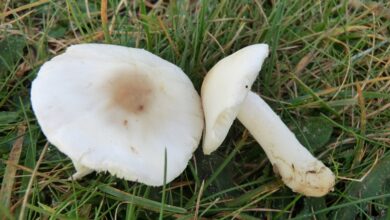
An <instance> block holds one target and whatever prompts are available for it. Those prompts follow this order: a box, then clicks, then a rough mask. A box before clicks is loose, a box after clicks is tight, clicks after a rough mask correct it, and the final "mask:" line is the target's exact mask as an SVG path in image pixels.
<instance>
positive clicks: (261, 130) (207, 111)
mask: <svg viewBox="0 0 390 220" xmlns="http://www.w3.org/2000/svg"><path fill="white" fill-rule="evenodd" d="M267 56H268V45H266V44H256V45H251V46H248V47H245V48H243V49H241V50H239V51H237V52H236V53H234V54H232V55H230V56H228V57H226V58H224V59H222V60H220V61H219V62H218V63H217V64H216V65H215V66H214V67H213V68H212V69H211V70H210V71H209V72H208V73H207V75H206V77H205V79H204V81H203V85H202V90H201V98H202V104H203V109H204V115H205V122H206V130H205V136H204V140H203V151H204V153H205V154H210V153H212V152H213V151H215V150H216V149H217V148H218V147H219V146H220V145H221V144H222V142H223V140H224V139H225V137H226V135H227V133H228V131H229V128H230V126H231V125H232V123H233V121H234V119H235V118H236V117H238V120H239V121H240V122H241V123H242V124H243V125H244V126H245V127H246V128H247V129H248V130H249V132H250V133H251V134H252V135H253V137H254V138H255V139H256V140H257V142H258V143H259V144H260V145H261V146H262V148H263V149H264V151H265V153H266V155H267V156H268V158H269V160H270V162H271V163H272V165H273V167H274V170H275V171H276V172H277V173H278V174H279V175H280V176H281V178H282V180H283V182H284V183H285V184H286V185H287V186H288V187H290V188H291V189H292V190H293V191H294V192H298V193H302V194H304V195H307V196H315V197H318V196H323V195H325V194H327V193H328V192H329V191H331V190H332V189H333V186H334V184H335V176H334V174H333V173H332V171H331V170H330V169H329V168H328V167H326V166H325V165H324V164H323V163H322V162H321V161H319V160H318V159H316V158H315V157H314V156H313V155H312V154H311V153H310V152H309V151H308V150H307V149H306V148H305V147H304V146H302V144H300V143H299V141H298V140H297V138H296V137H295V135H294V134H293V133H292V132H291V131H290V130H289V129H288V127H287V126H286V125H285V124H284V123H283V122H282V120H281V119H280V118H279V116H277V115H276V113H275V112H274V111H273V110H272V109H271V108H270V107H269V106H268V105H267V103H266V102H264V101H263V100H262V99H261V97H260V96H258V95H257V94H255V93H253V92H251V91H250V89H251V86H252V84H253V82H254V81H255V79H256V77H257V75H258V73H259V71H260V69H261V66H262V64H263V62H264V60H265V58H266V57H267Z"/></svg>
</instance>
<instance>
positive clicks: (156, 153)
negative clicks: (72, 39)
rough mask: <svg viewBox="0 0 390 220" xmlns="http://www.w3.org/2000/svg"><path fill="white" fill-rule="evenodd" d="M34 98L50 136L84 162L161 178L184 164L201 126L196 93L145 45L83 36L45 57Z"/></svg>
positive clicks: (157, 181) (135, 177)
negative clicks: (86, 40)
mask: <svg viewBox="0 0 390 220" xmlns="http://www.w3.org/2000/svg"><path fill="white" fill-rule="evenodd" d="M31 101H32V107H33V110H34V112H35V115H36V117H37V119H38V123H39V124H40V126H41V128H42V131H43V133H44V134H45V136H46V137H47V139H48V140H49V141H50V142H51V143H52V144H53V145H55V146H56V147H57V148H58V149H59V150H60V151H62V152H63V153H65V154H66V155H67V156H69V157H70V158H71V159H72V161H73V163H74V164H75V166H76V169H77V168H78V167H79V168H80V169H83V170H85V169H86V170H95V171H108V172H109V173H111V174H113V175H116V176H117V177H120V178H124V179H127V180H131V181H138V182H141V183H145V184H147V185H152V186H159V185H162V184H163V182H164V161H165V149H166V152H167V159H166V161H167V175H166V177H167V182H170V181H171V180H173V179H174V178H175V177H177V176H178V175H180V173H181V172H182V171H183V170H184V169H185V168H186V166H187V163H188V161H189V159H190V158H191V156H192V153H193V151H194V150H195V149H196V148H197V146H198V144H199V141H200V138H201V135H202V130H203V112H202V109H201V102H200V98H199V95H198V93H197V92H196V90H195V89H194V86H193V84H192V82H191V81H190V80H189V78H188V77H187V76H186V74H185V73H184V72H183V71H182V70H181V69H180V68H179V67H177V66H175V65H174V64H172V63H170V62H168V61H166V60H163V59H161V58H160V57H158V56H156V55H154V54H152V53H150V52H148V51H145V50H143V49H135V48H128V47H122V46H115V45H104V44H79V45H75V46H71V47H69V48H68V49H67V50H66V52H65V53H64V54H62V55H59V56H56V57H54V58H53V59H51V60H50V61H48V62H46V63H45V64H44V65H43V66H42V67H41V69H40V71H39V72H38V76H37V77H36V79H35V80H34V81H33V83H32V89H31ZM78 171H80V170H78Z"/></svg>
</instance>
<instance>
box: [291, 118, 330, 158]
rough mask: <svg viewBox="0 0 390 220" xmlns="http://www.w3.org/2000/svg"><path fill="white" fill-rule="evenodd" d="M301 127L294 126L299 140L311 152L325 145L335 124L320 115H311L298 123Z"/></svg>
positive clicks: (293, 128) (293, 129)
mask: <svg viewBox="0 0 390 220" xmlns="http://www.w3.org/2000/svg"><path fill="white" fill-rule="evenodd" d="M298 125H299V128H298V127H296V126H293V127H292V131H293V132H294V133H295V135H296V137H297V138H298V140H299V142H301V143H302V144H303V145H304V146H305V147H307V148H308V149H309V150H310V151H311V152H315V151H316V150H317V149H319V148H321V147H323V146H324V145H325V144H326V143H327V142H328V141H329V139H330V137H331V134H332V132H333V126H332V124H330V123H329V122H328V121H327V120H325V119H323V118H320V117H311V118H308V119H307V120H305V121H303V122H299V123H298Z"/></svg>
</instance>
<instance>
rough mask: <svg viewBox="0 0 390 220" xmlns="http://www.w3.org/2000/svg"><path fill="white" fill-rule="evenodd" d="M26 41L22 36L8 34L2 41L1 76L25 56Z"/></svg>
mask: <svg viewBox="0 0 390 220" xmlns="http://www.w3.org/2000/svg"><path fill="white" fill-rule="evenodd" d="M25 46H26V43H25V41H24V39H23V38H22V37H16V36H8V37H6V38H5V39H4V40H2V41H0V76H1V75H2V74H5V72H7V71H10V70H12V69H13V68H14V66H15V65H16V63H17V62H18V61H19V59H20V58H21V57H22V56H23V49H24V47H25Z"/></svg>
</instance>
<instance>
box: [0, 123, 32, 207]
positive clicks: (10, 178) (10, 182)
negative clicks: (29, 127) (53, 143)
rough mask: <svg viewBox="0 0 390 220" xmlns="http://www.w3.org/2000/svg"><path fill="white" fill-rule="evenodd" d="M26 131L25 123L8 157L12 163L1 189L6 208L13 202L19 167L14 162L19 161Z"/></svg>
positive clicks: (9, 164)
mask: <svg viewBox="0 0 390 220" xmlns="http://www.w3.org/2000/svg"><path fill="white" fill-rule="evenodd" d="M25 131H26V126H24V125H21V126H19V128H18V139H16V141H15V143H14V144H13V146H12V150H11V152H10V154H9V158H8V162H10V163H8V164H7V167H6V169H5V172H4V177H3V182H2V184H1V190H0V202H1V205H2V206H3V207H4V208H9V206H10V204H11V194H12V188H13V186H14V182H15V175H16V171H17V167H16V166H13V165H12V164H18V163H19V158H20V153H21V152H22V146H23V140H24V133H25ZM11 163H12V164H11Z"/></svg>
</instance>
